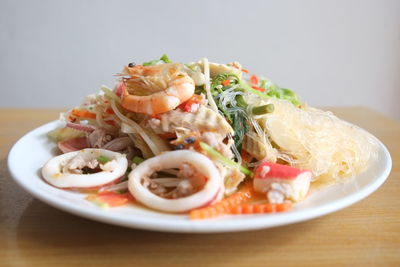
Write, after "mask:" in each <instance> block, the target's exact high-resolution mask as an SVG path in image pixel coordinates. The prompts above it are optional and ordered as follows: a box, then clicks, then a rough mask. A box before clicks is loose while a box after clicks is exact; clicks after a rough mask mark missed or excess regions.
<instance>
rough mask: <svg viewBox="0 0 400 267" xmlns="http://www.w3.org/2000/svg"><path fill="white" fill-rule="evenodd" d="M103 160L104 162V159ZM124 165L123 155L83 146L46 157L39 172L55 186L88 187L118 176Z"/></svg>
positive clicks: (121, 174)
mask: <svg viewBox="0 0 400 267" xmlns="http://www.w3.org/2000/svg"><path fill="white" fill-rule="evenodd" d="M105 159H106V161H107V162H104V160H105ZM127 166H128V161H127V159H126V157H125V155H123V154H120V153H117V152H112V151H109V150H105V149H83V150H80V151H74V152H69V153H65V154H62V155H60V156H57V157H54V158H52V159H50V160H49V161H48V162H47V163H46V164H45V165H44V166H43V168H42V175H43V178H44V179H45V180H46V181H47V182H48V183H49V184H51V185H54V186H56V187H60V188H91V187H99V186H102V185H105V184H108V183H111V182H113V181H115V180H117V179H118V178H120V177H122V176H123V175H124V174H125V172H126V169H127ZM88 170H89V172H87V171H88ZM86 172H87V173H86Z"/></svg>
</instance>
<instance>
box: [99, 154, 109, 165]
mask: <svg viewBox="0 0 400 267" xmlns="http://www.w3.org/2000/svg"><path fill="white" fill-rule="evenodd" d="M97 161H98V162H100V163H101V164H106V163H107V162H109V161H110V158H108V157H106V156H99V157H97Z"/></svg>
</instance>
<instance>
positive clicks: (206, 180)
mask: <svg viewBox="0 0 400 267" xmlns="http://www.w3.org/2000/svg"><path fill="white" fill-rule="evenodd" d="M185 165H190V166H192V167H193V168H194V172H195V173H196V176H195V177H194V178H195V179H197V181H195V182H201V183H203V184H204V185H203V186H202V188H200V189H199V191H197V192H195V193H193V194H191V195H186V196H184V197H181V198H175V199H168V198H163V197H161V196H159V195H157V194H155V193H154V192H152V191H151V190H150V188H149V185H151V184H150V183H148V180H149V177H150V175H151V174H153V173H155V172H157V171H161V170H165V169H171V168H180V167H182V166H185ZM186 172H187V171H186ZM200 180H201V181H200ZM183 181H185V182H184V183H182V186H183V187H185V188H188V187H189V186H190V184H188V183H187V182H186V181H190V180H183ZM129 191H130V192H131V194H132V195H133V196H134V197H135V199H136V200H138V201H140V202H141V203H143V204H144V205H146V206H148V207H150V208H153V209H157V210H161V211H166V212H184V211H188V210H191V209H194V208H198V207H201V206H204V205H207V204H211V203H212V202H213V201H216V200H220V199H221V198H222V196H223V194H222V192H223V191H224V188H223V181H222V178H221V176H220V174H219V172H218V170H217V168H216V167H215V165H214V164H213V162H212V161H211V160H210V159H209V158H207V157H206V156H204V155H202V154H200V153H198V152H194V151H191V150H179V151H170V152H165V153H163V154H161V155H159V156H156V157H153V158H150V159H148V160H146V161H144V162H142V163H141V164H139V165H138V166H137V167H136V168H135V169H134V170H133V171H132V172H131V173H130V174H129Z"/></svg>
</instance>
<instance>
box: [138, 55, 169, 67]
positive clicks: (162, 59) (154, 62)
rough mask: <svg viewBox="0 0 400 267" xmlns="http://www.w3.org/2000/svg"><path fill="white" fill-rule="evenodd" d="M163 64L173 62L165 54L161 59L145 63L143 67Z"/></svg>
mask: <svg viewBox="0 0 400 267" xmlns="http://www.w3.org/2000/svg"><path fill="white" fill-rule="evenodd" d="M162 63H171V60H170V59H169V58H168V56H167V54H163V55H162V56H161V57H160V59H154V60H150V61H147V62H144V63H143V64H142V65H143V66H154V65H158V64H162Z"/></svg>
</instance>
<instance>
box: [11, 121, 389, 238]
mask: <svg viewBox="0 0 400 267" xmlns="http://www.w3.org/2000/svg"><path fill="white" fill-rule="evenodd" d="M58 126H60V123H59V122H57V121H55V122H51V123H48V124H45V125H43V126H41V127H39V128H37V129H35V130H33V131H31V132H29V133H28V134H26V135H25V136H24V137H22V138H21V139H20V140H19V141H18V142H17V143H16V144H15V145H14V146H13V147H12V149H11V151H10V153H9V156H8V167H9V170H10V173H11V175H12V176H13V177H14V179H15V181H16V182H17V183H18V184H19V185H20V186H21V187H23V188H24V189H25V190H26V191H28V192H29V193H30V194H32V195H33V196H34V197H36V198H38V199H40V200H42V201H44V202H46V203H48V204H49V205H51V206H54V207H56V208H59V209H61V210H64V211H67V212H70V213H73V214H76V215H79V216H82V217H85V218H89V219H92V220H96V221H101V222H105V223H110V224H115V225H121V226H126V227H131V228H140V229H148V230H157V231H165V232H185V233H207V232H209V233H210V232H232V231H244V230H254V229H261V228H268V227H275V226H279V225H285V224H290V223H295V222H300V221H305V220H309V219H312V218H315V217H318V216H322V215H325V214H328V213H331V212H334V211H337V210H339V209H343V208H345V207H347V206H349V205H351V204H353V203H355V202H357V201H360V200H361V199H363V198H365V197H367V196H368V195H369V194H371V193H372V192H374V191H375V190H376V189H377V188H378V187H379V186H381V185H382V184H383V182H384V181H385V180H386V178H387V177H388V175H389V173H390V170H391V166H392V160H391V158H390V154H389V152H388V151H387V149H386V147H385V146H384V145H383V144H382V143H381V142H379V141H378V142H379V151H378V153H379V156H378V160H377V161H375V162H372V163H371V165H370V167H369V168H368V169H367V171H366V172H364V173H362V174H361V175H359V176H358V177H356V178H355V179H354V180H352V181H351V182H349V183H346V184H339V185H335V186H331V187H328V188H324V189H322V190H320V191H317V192H314V193H313V194H312V195H311V196H310V197H309V198H308V199H307V200H306V201H304V202H302V203H299V204H296V205H295V206H294V208H293V210H292V211H289V212H285V213H280V214H266V215H238V216H225V217H222V218H217V219H211V220H204V221H190V220H189V219H188V217H187V216H185V215H173V214H165V213H160V212H156V211H152V210H149V209H144V208H141V207H139V206H138V207H136V206H132V205H127V206H123V207H118V208H111V209H102V208H100V207H98V206H96V205H94V204H92V203H91V202H89V201H87V200H85V199H84V198H85V197H86V195H85V194H81V193H76V192H69V191H66V190H61V189H57V188H54V187H52V186H50V185H49V184H47V183H45V182H44V181H43V179H42V178H41V175H40V169H41V167H42V166H43V164H44V163H45V162H46V161H48V160H49V159H50V158H51V157H53V156H54V155H55V154H54V153H55V151H56V150H55V147H56V146H55V145H54V143H51V142H50V141H49V140H48V138H47V136H46V134H47V133H48V132H49V131H50V130H53V129H55V128H56V127H58Z"/></svg>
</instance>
